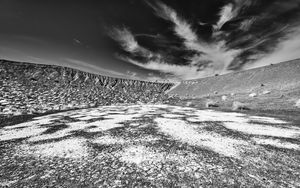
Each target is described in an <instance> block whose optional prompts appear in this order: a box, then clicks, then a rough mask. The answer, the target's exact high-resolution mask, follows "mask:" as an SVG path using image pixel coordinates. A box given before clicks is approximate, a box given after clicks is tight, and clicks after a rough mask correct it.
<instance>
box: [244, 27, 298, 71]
mask: <svg viewBox="0 0 300 188" xmlns="http://www.w3.org/2000/svg"><path fill="white" fill-rule="evenodd" d="M299 52H300V29H299V30H298V31H296V32H295V33H294V34H293V35H291V36H290V37H289V38H288V39H287V40H285V41H283V42H282V43H280V44H279V45H278V47H277V48H276V49H275V50H274V51H273V52H272V53H271V54H269V55H267V56H265V57H263V58H261V59H260V60H258V61H256V62H254V63H253V64H247V65H246V66H245V67H244V68H245V69H251V68H257V67H261V66H266V65H270V64H275V63H280V62H284V61H289V60H293V59H298V58H300V53H299Z"/></svg>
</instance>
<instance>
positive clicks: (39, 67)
mask: <svg viewBox="0 0 300 188" xmlns="http://www.w3.org/2000/svg"><path fill="white" fill-rule="evenodd" d="M172 86H173V84H172V83H158V82H147V81H140V80H130V79H123V78H114V77H108V76H102V75H97V74H92V73H88V72H84V71H80V70H77V69H73V68H68V67H61V66H57V65H45V64H34V63H21V62H13V61H7V60H0V115H1V114H5V115H9V114H15V115H16V114H19V115H20V114H28V113H46V112H49V111H60V110H68V109H75V108H88V107H95V106H101V105H115V104H121V103H122V104H145V103H151V104H152V103H164V102H167V101H169V99H168V96H167V95H166V94H165V91H167V90H169V89H170V88H171V87H172Z"/></svg>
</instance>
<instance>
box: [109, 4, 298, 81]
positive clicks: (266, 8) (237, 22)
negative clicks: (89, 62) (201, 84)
mask: <svg viewBox="0 0 300 188" xmlns="http://www.w3.org/2000/svg"><path fill="white" fill-rule="evenodd" d="M146 3H147V5H148V6H149V7H151V9H152V10H153V11H154V15H156V17H158V18H159V19H161V20H164V21H167V22H169V23H170V24H171V25H172V27H171V31H172V33H173V35H174V37H176V38H174V37H169V38H168V37H162V36H163V34H159V33H156V34H151V33H145V34H144V33H142V34H133V33H132V32H131V31H130V30H129V29H128V28H126V27H123V28H116V27H114V28H113V29H112V30H111V31H110V33H109V35H110V37H111V38H113V39H114V40H115V41H117V42H118V43H119V45H120V46H121V47H122V50H123V51H124V52H119V53H118V55H117V58H119V59H121V60H123V61H126V62H128V63H131V64H134V65H136V66H138V67H142V68H144V69H148V70H153V71H160V72H163V73H166V74H167V75H171V77H178V78H179V79H183V80H185V79H194V78H202V77H206V76H211V75H213V74H216V73H218V74H224V73H228V72H232V71H236V70H244V69H249V68H252V67H257V66H262V65H267V64H268V63H266V62H271V61H274V62H279V61H281V60H282V61H283V60H287V59H289V58H287V57H288V56H290V57H295V58H297V57H299V55H296V51H297V50H295V49H299V48H298V46H297V45H296V42H295V41H297V42H298V40H297V38H295V36H297V37H299V35H298V34H295V33H299V30H298V29H297V28H299V22H300V16H299V13H298V12H300V1H299V0H294V1H293V0H287V1H284V2H283V1H280V0H275V1H272V2H271V1H264V2H263V1H256V0H254V1H250V0H229V1H227V3H225V4H224V5H222V6H221V7H220V8H219V11H217V12H218V13H217V16H218V19H217V20H216V22H215V23H205V24H204V23H202V22H200V21H199V20H198V21H192V20H188V19H185V18H184V17H183V16H181V15H180V14H179V13H178V12H177V11H176V10H175V9H173V8H171V7H170V6H168V5H166V4H164V3H162V2H160V1H155V2H154V3H150V2H149V1H147V2H146ZM200 20H201V19H200ZM203 27H206V28H207V27H211V29H212V33H211V38H210V39H209V40H208V39H204V38H202V36H201V35H199V30H201V29H203ZM295 31H297V32H295ZM158 36H159V37H158ZM291 36H292V37H291ZM136 37H147V38H153V40H157V41H158V42H157V43H158V44H161V43H160V42H159V41H160V40H161V39H162V38H163V43H164V45H165V46H164V47H165V48H166V50H165V51H164V50H161V51H159V50H152V51H151V50H149V48H148V47H147V46H142V45H141V44H140V42H139V41H138V40H137V39H136ZM138 39H140V38H138ZM167 40H169V41H167ZM170 40H173V41H170ZM174 40H176V41H177V40H178V41H181V42H180V43H179V45H173V46H167V45H168V44H175V42H174ZM172 42H173V43H172ZM144 44H145V43H144ZM152 49H153V46H152ZM288 54H289V55H288ZM281 57H286V58H281ZM174 60H175V61H174ZM176 60H178V61H181V62H178V61H176ZM276 60H277V61H276Z"/></svg>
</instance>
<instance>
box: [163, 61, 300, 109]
mask: <svg viewBox="0 0 300 188" xmlns="http://www.w3.org/2000/svg"><path fill="white" fill-rule="evenodd" d="M168 94H170V95H175V96H179V97H180V98H181V103H189V104H193V105H195V106H199V107H204V106H205V104H207V101H210V102H211V101H213V102H211V103H217V104H216V105H215V106H218V107H219V109H220V108H224V109H231V107H232V105H233V103H234V102H235V101H238V102H243V103H247V105H248V106H249V107H250V108H251V109H259V110H267V109H271V110H284V109H286V110H298V109H297V108H296V107H295V103H296V101H297V100H299V98H300V97H299V96H300V60H299V59H296V60H292V61H288V62H282V63H279V64H274V65H269V66H265V67H260V68H256V69H251V70H246V71H240V72H234V73H230V74H225V75H220V76H214V77H208V78H203V79H196V80H188V81H183V82H181V83H179V84H178V85H177V86H174V87H173V88H172V89H171V90H170V91H169V92H168Z"/></svg>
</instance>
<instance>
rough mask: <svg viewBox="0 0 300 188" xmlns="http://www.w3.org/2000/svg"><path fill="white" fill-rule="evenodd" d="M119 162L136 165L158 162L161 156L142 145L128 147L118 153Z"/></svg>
mask: <svg viewBox="0 0 300 188" xmlns="http://www.w3.org/2000/svg"><path fill="white" fill-rule="evenodd" d="M119 156H120V160H121V161H124V162H127V163H135V164H137V165H139V164H141V163H142V162H158V161H161V160H162V159H163V155H162V154H160V153H156V152H153V151H151V150H150V149H148V148H147V147H145V146H143V145H135V146H129V147H127V148H125V149H124V150H123V151H121V152H120V153H119Z"/></svg>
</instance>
